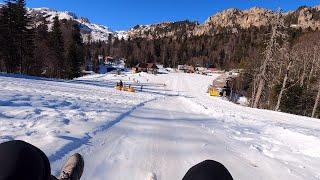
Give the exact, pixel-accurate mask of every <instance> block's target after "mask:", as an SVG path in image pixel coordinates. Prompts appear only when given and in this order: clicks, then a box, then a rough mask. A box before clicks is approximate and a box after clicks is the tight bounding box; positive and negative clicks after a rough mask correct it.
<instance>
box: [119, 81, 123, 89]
mask: <svg viewBox="0 0 320 180" xmlns="http://www.w3.org/2000/svg"><path fill="white" fill-rule="evenodd" d="M119 86H120V87H121V88H122V87H123V82H122V81H121V80H120V82H119Z"/></svg>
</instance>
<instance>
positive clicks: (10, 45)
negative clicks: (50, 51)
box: [0, 0, 35, 74]
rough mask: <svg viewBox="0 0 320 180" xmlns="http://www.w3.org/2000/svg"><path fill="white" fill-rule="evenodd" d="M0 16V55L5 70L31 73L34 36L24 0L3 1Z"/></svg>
mask: <svg viewBox="0 0 320 180" xmlns="http://www.w3.org/2000/svg"><path fill="white" fill-rule="evenodd" d="M5 3H6V4H5V5H4V7H3V8H2V12H1V17H0V19H1V20H0V32H1V33H0V34H1V35H0V40H1V45H0V47H1V56H2V58H3V59H4V60H5V66H6V71H7V72H10V73H16V72H19V73H26V74H28V73H31V69H32V66H33V65H34V64H35V62H34V57H33V53H34V39H33V38H34V37H33V35H34V34H33V29H32V28H31V25H30V18H29V16H28V14H27V11H26V9H25V0H8V1H5Z"/></svg>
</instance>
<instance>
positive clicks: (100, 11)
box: [0, 0, 320, 30]
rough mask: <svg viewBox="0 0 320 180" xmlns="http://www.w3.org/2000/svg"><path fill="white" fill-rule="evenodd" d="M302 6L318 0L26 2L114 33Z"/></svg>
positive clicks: (317, 2)
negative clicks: (241, 11)
mask: <svg viewBox="0 0 320 180" xmlns="http://www.w3.org/2000/svg"><path fill="white" fill-rule="evenodd" d="M0 2H3V0H0ZM301 5H308V6H314V5H320V0H90V1H88V0H27V6H28V7H32V8H33V7H49V8H52V9H56V10H62V11H71V12H74V13H76V14H77V15H78V16H79V17H81V16H83V17H87V18H89V19H90V21H91V22H94V23H98V24H103V25H106V26H108V27H110V28H111V29H113V30H126V29H129V28H130V27H133V26H135V25H137V24H152V23H158V22H163V21H176V20H185V19H189V20H196V21H199V22H200V23H202V22H204V21H205V20H206V19H207V18H208V17H209V16H211V15H213V14H215V13H216V12H219V11H222V10H224V9H227V8H231V7H232V8H239V9H247V8H250V7H253V6H258V7H265V8H270V9H277V8H278V7H281V8H282V9H284V10H290V9H296V8H297V7H299V6H301Z"/></svg>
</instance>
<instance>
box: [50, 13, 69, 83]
mask: <svg viewBox="0 0 320 180" xmlns="http://www.w3.org/2000/svg"><path fill="white" fill-rule="evenodd" d="M50 45H51V49H52V51H53V56H54V58H55V62H54V64H55V65H54V71H55V77H58V78H64V77H65V72H66V66H65V61H64V59H65V58H64V40H63V37H62V32H61V27H60V22H59V18H58V16H56V17H54V21H53V27H52V31H51V32H50Z"/></svg>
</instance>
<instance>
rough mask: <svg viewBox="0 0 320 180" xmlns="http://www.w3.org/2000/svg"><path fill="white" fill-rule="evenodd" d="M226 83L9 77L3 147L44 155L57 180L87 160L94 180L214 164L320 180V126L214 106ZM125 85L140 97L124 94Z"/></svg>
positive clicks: (175, 175) (189, 77) (266, 175)
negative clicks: (73, 158) (76, 161)
mask: <svg viewBox="0 0 320 180" xmlns="http://www.w3.org/2000/svg"><path fill="white" fill-rule="evenodd" d="M217 76H218V75H214V76H211V77H209V76H202V75H195V74H180V73H169V74H163V75H157V76H155V75H150V74H145V73H142V74H134V75H133V74H126V75H120V76H118V75H113V74H108V75H91V76H86V77H83V78H79V79H77V80H73V81H57V80H49V79H37V78H31V77H20V76H12V75H4V74H0V87H1V88H0V142H5V141H9V140H13V139H20V140H25V141H27V142H30V143H32V144H34V145H36V146H38V147H39V148H41V149H42V150H43V151H44V152H45V153H46V154H47V156H48V157H49V159H50V161H51V163H52V170H53V174H58V173H59V170H60V168H61V166H62V164H63V162H64V161H65V159H66V158H67V157H68V156H69V155H71V154H72V153H75V152H80V153H81V154H83V155H84V158H85V172H84V177H83V178H82V179H85V180H89V179H90V180H95V179H97V180H98V179H99V180H100V179H101V180H103V179H110V180H122V179H123V180H125V179H130V180H143V179H147V178H148V177H151V176H156V178H157V180H177V179H182V177H183V176H184V174H185V173H186V171H187V170H188V169H189V168H190V167H191V166H193V165H195V164H197V163H199V162H200V161H203V160H205V159H214V160H217V161H220V162H222V163H223V164H224V165H225V166H226V167H227V168H228V169H229V170H230V172H231V174H232V175H233V177H234V179H242V180H246V179H250V178H252V179H268V180H270V179H310V180H315V179H320V172H319V167H320V121H319V120H317V119H312V118H307V117H301V116H295V115H289V114H285V113H279V112H272V111H267V110H257V109H251V108H247V107H243V106H239V105H236V104H233V103H230V102H228V101H225V100H223V99H221V98H214V97H209V96H208V95H207V94H206V90H207V86H208V84H209V83H210V82H211V81H212V80H213V78H216V77H217ZM120 79H121V80H123V81H124V82H125V83H127V82H129V83H130V84H132V85H133V86H135V87H136V89H137V90H138V92H137V93H128V92H119V91H116V90H115V89H114V85H115V83H116V82H117V81H118V80H120ZM133 81H139V82H140V84H143V88H142V92H140V89H141V86H140V85H136V84H135V83H134V82H133Z"/></svg>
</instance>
